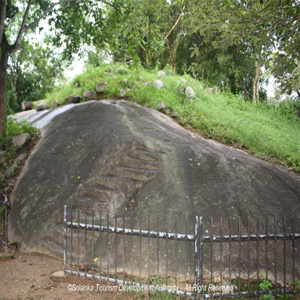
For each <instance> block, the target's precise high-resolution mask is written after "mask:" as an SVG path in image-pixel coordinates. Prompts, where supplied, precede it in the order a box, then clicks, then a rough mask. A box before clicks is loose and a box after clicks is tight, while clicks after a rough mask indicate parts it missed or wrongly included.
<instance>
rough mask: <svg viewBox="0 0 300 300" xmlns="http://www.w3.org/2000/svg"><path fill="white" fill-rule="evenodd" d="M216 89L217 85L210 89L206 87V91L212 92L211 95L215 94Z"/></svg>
mask: <svg viewBox="0 0 300 300" xmlns="http://www.w3.org/2000/svg"><path fill="white" fill-rule="evenodd" d="M217 91H218V87H217V86H214V87H213V88H211V89H206V93H208V94H212V95H215V94H216V93H217Z"/></svg>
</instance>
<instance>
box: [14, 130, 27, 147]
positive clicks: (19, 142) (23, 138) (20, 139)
mask: <svg viewBox="0 0 300 300" xmlns="http://www.w3.org/2000/svg"><path fill="white" fill-rule="evenodd" d="M29 139H30V135H29V134H28V133H27V132H26V133H23V134H20V135H17V136H15V137H13V138H12V145H13V146H14V147H16V148H20V147H22V146H24V145H25V143H26V142H27V141H28V140H29Z"/></svg>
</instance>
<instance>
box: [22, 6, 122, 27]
mask: <svg viewBox="0 0 300 300" xmlns="http://www.w3.org/2000/svg"><path fill="white" fill-rule="evenodd" d="M73 1H77V0H61V1H59V2H56V3H52V4H51V5H50V6H49V7H48V8H47V9H46V10H44V11H43V12H42V13H41V14H40V16H39V17H38V18H37V19H35V20H34V21H33V22H32V23H30V24H29V25H27V26H26V27H25V31H27V30H30V29H32V28H34V27H36V26H37V25H38V24H39V22H40V21H41V20H43V19H44V18H45V17H46V15H47V14H48V13H49V12H51V11H52V10H53V9H54V7H55V6H57V5H59V4H60V5H62V4H67V3H70V2H73ZM98 1H99V2H102V3H104V4H107V5H109V6H111V7H113V8H114V9H115V10H117V11H119V12H121V11H120V9H119V7H117V6H116V5H114V4H111V3H109V2H107V1H104V0H98Z"/></svg>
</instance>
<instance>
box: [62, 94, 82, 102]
mask: <svg viewBox="0 0 300 300" xmlns="http://www.w3.org/2000/svg"><path fill="white" fill-rule="evenodd" d="M65 100H66V104H70V103H79V102H80V101H81V100H82V98H81V96H79V95H72V96H69V97H67V98H66V99H65Z"/></svg>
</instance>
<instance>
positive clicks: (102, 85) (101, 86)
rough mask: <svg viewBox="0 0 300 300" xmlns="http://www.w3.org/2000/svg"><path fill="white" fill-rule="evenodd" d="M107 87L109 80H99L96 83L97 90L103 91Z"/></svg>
mask: <svg viewBox="0 0 300 300" xmlns="http://www.w3.org/2000/svg"><path fill="white" fill-rule="evenodd" d="M106 87H107V82H98V83H97V85H96V91H97V92H98V93H102V92H103V91H104V90H105V88H106Z"/></svg>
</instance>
